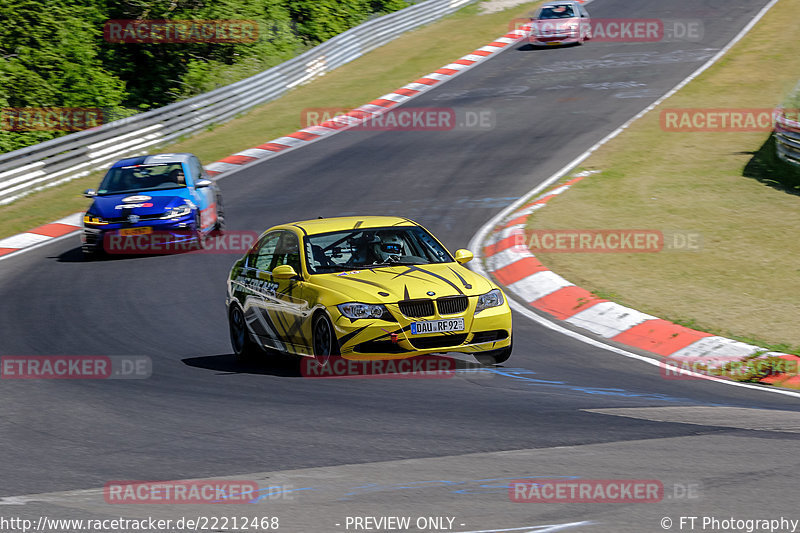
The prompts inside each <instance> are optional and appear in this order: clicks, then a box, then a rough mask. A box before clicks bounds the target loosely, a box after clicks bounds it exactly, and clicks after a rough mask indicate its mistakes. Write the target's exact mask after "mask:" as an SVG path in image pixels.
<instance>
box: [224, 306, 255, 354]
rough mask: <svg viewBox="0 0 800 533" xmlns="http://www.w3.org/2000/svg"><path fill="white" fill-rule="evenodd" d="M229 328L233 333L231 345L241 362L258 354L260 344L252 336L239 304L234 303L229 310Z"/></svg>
mask: <svg viewBox="0 0 800 533" xmlns="http://www.w3.org/2000/svg"><path fill="white" fill-rule="evenodd" d="M228 328H229V331H230V335H231V346H232V347H233V353H234V354H235V355H236V359H237V360H238V361H239V362H245V361H249V360H251V359H252V358H253V357H254V356H255V355H256V354H258V352H259V349H258V345H256V343H254V342H253V339H251V338H250V333H249V332H248V331H247V324H246V323H245V319H244V312H243V311H242V308H241V307H239V306H238V305H233V306H231V308H230V311H228Z"/></svg>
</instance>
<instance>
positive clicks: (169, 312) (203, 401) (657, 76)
mask: <svg viewBox="0 0 800 533" xmlns="http://www.w3.org/2000/svg"><path fill="white" fill-rule="evenodd" d="M764 4H765V2H763V1H761V0H759V1H751V0H728V1H726V2H724V3H723V2H717V1H700V0H670V1H667V2H665V1H662V0H646V1H645V0H641V1H637V2H629V1H624V0H596V1H595V2H593V3H592V4H591V6H590V7H591V13H592V15H593V16H594V17H598V18H600V17H603V18H605V17H608V18H615V17H641V18H701V19H702V20H703V22H704V37H703V39H702V40H701V41H700V42H658V43H608V42H606V43H602V42H592V43H589V44H587V45H585V46H580V47H569V48H558V49H546V50H530V49H528V48H527V47H526V46H515V47H511V48H509V49H508V50H506V51H504V52H503V53H501V54H499V55H498V56H497V57H495V58H493V59H491V60H489V61H488V62H486V63H484V64H483V65H480V66H479V67H477V68H475V69H472V70H470V71H468V72H466V73H465V74H463V75H460V76H458V77H457V78H455V79H454V80H452V81H450V82H448V83H446V84H444V85H442V86H441V87H438V88H436V89H434V90H433V91H431V92H429V93H427V94H425V95H423V96H421V97H419V98H417V99H414V100H412V101H411V102H409V103H408V104H407V107H415V108H417V107H447V108H453V109H455V111H456V114H457V115H458V116H463V114H464V113H465V112H466V110H469V111H477V112H481V111H482V112H487V111H488V112H490V113H491V114H492V115H493V116H494V126H493V127H492V128H490V129H472V130H464V129H459V130H457V131H429V132H424V131H413V132H403V131H385V132H345V133H341V134H338V135H336V136H334V137H332V138H329V139H325V140H323V141H321V142H318V143H315V144H312V145H310V146H307V147H304V148H302V149H299V150H295V151H293V152H290V153H287V154H285V155H283V156H281V157H278V158H275V159H272V160H269V161H265V162H263V163H259V164H254V165H252V166H248V167H246V168H244V169H242V170H240V171H238V172H237V173H235V174H234V175H231V176H229V177H227V178H225V179H224V180H222V181H221V182H220V183H221V188H222V191H223V194H224V198H225V204H226V211H227V218H228V226H229V229H230V230H249V231H262V230H263V229H265V228H267V227H269V226H271V225H274V224H278V223H282V222H285V221H290V220H299V219H306V218H315V217H317V216H337V215H351V214H390V215H402V216H407V217H410V218H413V219H415V220H417V221H418V222H420V223H422V224H424V225H425V226H427V227H428V228H429V229H430V230H431V231H433V232H434V233H435V234H436V235H438V236H439V237H440V238H441V239H442V240H443V241H444V242H445V244H446V245H447V246H448V247H449V248H450V249H451V250H455V249H457V248H461V247H465V246H466V244H467V242H468V241H469V239H470V238H471V237H472V235H474V233H475V232H476V231H477V230H478V228H479V227H480V226H481V225H482V224H484V223H485V222H486V221H487V220H488V219H489V218H490V217H491V216H492V215H494V214H495V213H496V212H498V211H499V210H500V209H501V208H502V207H504V206H505V205H507V204H508V203H510V202H512V201H513V200H515V199H516V198H518V197H520V196H521V195H523V194H524V193H525V192H526V191H528V190H530V189H531V188H532V187H533V186H535V185H536V184H537V183H539V182H541V181H543V180H544V179H546V178H547V177H549V176H550V175H551V174H552V173H553V172H555V171H556V170H558V169H559V168H560V167H561V166H563V165H564V164H565V162H566V161H569V160H571V159H573V158H574V157H576V156H577V155H578V154H580V153H581V152H583V151H584V150H586V149H587V148H588V147H589V146H591V145H593V144H594V143H595V142H597V141H598V140H600V139H601V138H602V137H604V136H605V135H607V134H608V133H609V132H611V131H612V130H614V129H615V128H617V127H618V126H619V125H620V124H622V123H624V122H625V121H626V120H627V119H629V118H630V117H632V116H633V115H635V114H636V113H637V112H638V111H640V110H641V109H643V108H644V107H646V106H647V105H648V104H650V103H651V102H652V101H654V100H655V99H657V98H658V97H659V96H660V95H662V94H664V93H665V92H666V91H667V90H669V89H670V88H672V87H673V86H674V85H675V84H676V83H677V82H679V81H680V80H682V79H683V78H684V77H686V76H687V75H688V74H689V73H691V72H692V71H693V70H695V69H696V68H697V67H698V66H699V65H701V64H702V63H703V62H705V61H706V60H707V59H708V58H709V57H711V56H712V55H713V54H714V53H715V52H716V51H717V50H719V49H720V48H722V47H723V46H724V45H725V44H726V43H727V42H728V41H729V40H730V39H731V38H732V37H733V36H734V35H735V34H736V33H738V32H739V30H740V29H741V28H742V27H744V25H745V24H746V23H747V22H748V21H749V20H750V19H751V18H752V16H753V15H754V14H755V13H757V12H758V11H759V9H760V8H761V7H763V5H764ZM723 6H724V8H723ZM421 74H422V73H421ZM376 96H377V95H376ZM336 105H337V102H335V101H332V102H330V106H331V107H335V106H336ZM575 221H576V227H579V226H580V214H579V213H576V218H575ZM611 226H612V227H613V224H612V225H611ZM78 244H79V243H78V241H77V238H70V239H67V240H61V241H58V242H56V243H53V244H51V245H49V246H45V247H42V248H39V249H36V250H33V251H31V252H28V253H25V254H21V255H19V256H17V257H13V258H10V259H9V260H5V261H3V262H2V263H0V302H2V303H1V304H0V305H2V336H0V354H3V355H54V354H59V355H147V356H149V357H151V358H152V361H153V375H152V377H151V378H149V379H143V380H128V381H123V380H108V381H91V380H69V381H59V380H37V381H24V380H18V381H12V380H4V381H3V382H2V384H0V413H2V416H0V449H2V450H3V453H2V460H0V480H1V481H0V497H11V496H18V495H26V494H39V493H53V492H59V491H73V490H78V489H91V488H96V487H102V486H103V484H104V483H106V482H107V481H109V480H122V479H128V480H137V479H138V480H153V479H183V478H204V477H209V476H231V477H237V476H238V477H240V478H242V477H244V478H247V476H246V475H247V474H252V473H256V472H273V473H276V472H284V473H286V472H288V471H298V470H299V469H312V470H304V471H303V472H306V474H304V475H303V476H304V477H303V476H301V477H303V479H306V480H308V479H309V478H314V476H315V475H316V474H314V472H326V475H330V476H333V475H334V474H332V473H331V472H334V471H336V472H339V474H336V475H341V476H343V477H341V479H348V480H349V482H350V484H351V485H352V486H364V485H368V484H370V483H379V482H380V483H384V484H386V485H387V486H391V485H392V484H393V483H405V482H410V481H409V479H410V478H409V476H412V478H411V479H413V480H414V483H422V482H423V481H425V480H428V481H430V480H437V479H438V480H442V479H451V478H452V479H456V478H459V479H462V481H463V482H465V483H466V481H464V480H479V479H495V478H517V477H526V476H530V475H533V474H534V473H537V475H545V474H547V475H569V476H576V477H582V478H586V479H594V478H600V477H604V478H642V479H661V480H665V481H669V483H677V484H686V485H688V484H691V483H695V484H700V485H702V487H703V492H702V493H701V495H700V496H699V497H698V498H696V499H694V500H692V501H691V502H687V503H686V505H687V506H685V507H679V506H677V505H675V502H672V503H673V505H672V506H671V507H669V508H668V509H666V511H671V513H670V512H662V511H663V509H662V508H661V507H659V505H661V506H663V505H666V504H665V503H662V504H658V505H650V506H646V505H642V504H638V506H636V505H633V506H621V505H617V506H614V505H609V504H606V505H605V506H603V505H599V504H592V505H589V504H571V505H565V504H548V505H546V506H543V505H541V504H519V503H518V504H511V505H509V501H508V495H507V492H506V491H504V490H503V489H502V487H501V488H499V489H498V487H497V486H493V487H494V488H493V489H492V490H482V491H473V492H470V491H466V493H459V494H458V495H457V497H456V496H453V494H454V493H455V492H457V491H445V492H446V494H445V493H441V494H431V493H426V492H425V490H423V489H421V488H416V489H415V488H414V484H413V483H412V484H411V488H407V489H405V492H403V493H402V495H398V493H396V492H392V491H388V490H387V491H385V492H380V493H371V494H370V496H369V499H368V500H363V501H359V500H358V498H350V499H344V500H342V498H336V497H334V496H333V495H328V496H325V495H324V494H323V493H316V496H315V498H317V500H316V501H315V500H314V499H313V498H311V499H308V500H302V499H298V500H295V501H294V502H293V503H292V504H291V505H294V507H289V506H287V507H285V508H284V509H283V511H282V513H283V514H282V518H281V520H284V522H283V523H284V524H285V527H284V528H282V529H283V530H286V531H338V530H344V529H341V528H339V527H335V526H334V524H333V523H332V519H331V515H330V514H329V515H325V514H324V513H323V512H322V510H324V509H326V507H325V506H326V505H331V506H333V503H332V502H339V505H342V507H341V508H335V506H333V507H330V508H327V509H328V510H329V511H330V512H331V513H334V514H335V513H336V512H339V511H341V513H349V514H368V512H367V511H368V510H371V511H374V512H375V513H378V514H380V513H384V514H385V513H404V514H408V515H415V514H419V513H427V514H432V513H437V514H451V515H458V518H457V520H456V526H454V530H456V531H466V530H471V529H476V530H477V529H481V528H489V527H497V528H500V527H504V528H513V527H531V528H533V526H534V525H536V524H552V523H576V522H581V521H587V523H585V524H582V525H576V526H570V527H568V528H566V529H569V530H576V531H577V530H581V531H583V530H586V531H661V530H662V529H661V527H660V526H659V522H658V518H660V517H661V515H662V514H664V515H668V514H673V515H676V513H677V511H678V510H679V509H681V510H682V514H695V515H697V514H703V513H704V514H708V515H710V514H714V513H717V514H718V515H722V514H726V513H727V514H731V513H734V514H736V513H737V512H738V513H739V514H742V515H744V516H742V518H759V517H767V516H771V515H777V516H779V515H781V514H784V515H786V516H789V515H790V514H791V510H792V509H794V505H792V504H793V503H794V500H793V499H792V496H791V490H792V484H791V480H790V479H788V478H787V477H786V474H785V473H786V472H791V471H792V469H795V468H796V467H797V463H798V459H797V458H796V454H794V453H793V448H796V446H797V444H798V441H797V436H796V434H795V433H794V432H792V431H791V430H790V431H784V430H782V428H783V429H785V428H787V427H790V426H791V425H792V424H795V423H794V422H791V420H792V419H793V416H794V415H796V411H797V410H798V405H799V404H798V400H797V399H795V398H792V397H786V396H780V395H777V394H770V393H765V392H761V391H757V390H750V389H744V388H738V387H731V386H725V385H719V384H714V383H709V382H705V381H697V380H669V379H664V378H663V377H662V376H661V374H660V373H659V370H658V368H657V367H653V366H651V365H647V364H643V363H641V362H638V361H634V360H630V359H626V358H623V357H621V356H619V355H615V354H612V353H610V352H608V351H605V350H602V349H599V348H594V347H591V346H588V345H586V344H583V343H581V342H578V341H576V340H574V339H571V338H568V337H565V336H563V335H560V334H558V333H555V332H552V331H550V330H548V329H546V328H543V327H541V326H539V325H537V324H535V323H533V322H531V321H529V320H528V319H526V318H525V317H523V316H521V315H515V323H514V336H515V342H514V346H515V351H514V354H513V356H512V359H510V360H509V361H508V363H507V364H506V365H505V368H503V369H500V371H498V372H494V373H491V374H488V375H480V376H470V375H467V374H464V375H459V376H458V377H456V378H453V379H397V380H387V379H380V380H371V379H359V380H309V379H303V378H301V377H299V375H298V373H297V369H296V367H295V366H293V364H292V363H291V362H286V361H278V362H275V361H264V362H263V363H261V364H257V365H253V366H248V367H242V366H239V365H237V364H236V363H235V362H234V358H233V356H232V355H231V349H230V345H229V340H228V332H227V323H226V316H225V307H224V296H225V278H226V274H227V272H228V269H229V268H230V266H231V264H232V262H233V261H234V259H235V258H234V257H233V256H231V255H225V254H216V255H215V254H207V255H194V254H192V255H188V254H183V255H174V256H152V257H135V258H121V259H116V258H115V259H109V260H103V261H97V262H88V263H87V262H84V261H83V260H82V258H81V254H80V251H79V248H78ZM665 290H668V288H665ZM464 366H465V367H468V366H470V365H469V364H467V363H465V364H464ZM622 408H654V409H652V410H642V411H640V412H641V413H645V414H644V415H642V416H636V417H633V418H632V417H630V416H613V415H614V414H630V412H628V411H625V412H617V411H608V412H605V413H598V412H591V411H589V410H600V409H603V410H608V409H611V410H614V409H622ZM666 408H672V409H671V410H670V409H666ZM709 408H710V410H709ZM729 408H748V409H751V410H756V409H758V410H765V411H755V413H756V416H745V415H740V414H739V413H751V412H752V411H746V412H745V411H741V412H740V411H731V410H730V409H729ZM676 409H677V411H676ZM789 411H792V412H793V413H790V412H789ZM667 412H672V413H679V416H677V417H675V416H672V417H666V418H664V413H667ZM693 413H694V414H693ZM687 420H688V421H690V422H692V423H684V422H685V421H687ZM794 427H797V425H796V424H795V425H794ZM505 450H521V451H519V452H509V454H506V455H503V454H500V455H498V454H496V453H495V452H501V451H505ZM465 454H476V455H465ZM514 454H517V455H514ZM462 456H463V457H462ZM498 457H500V458H503V457H504V458H505V459H504V460H503V461H499V463H498ZM398 460H407V461H404V462H400V463H396V461H398ZM393 461H394V462H393ZM367 463H375V464H376V465H377V466H374V465H373V466H374V469H373V470H369V469H370V468H372V466H371V465H368V464H367ZM381 465H383V466H381ZM392 465H394V466H392ZM319 468H321V470H314V469H319ZM360 468H361V469H362V470H360ZM336 469H341V472H340V471H339V470H336ZM363 469H366V470H363ZM448 469H449V470H448ZM445 471H448V472H449V474H448V475H450V478H447V477H441V476H443V475H444V474H443V472H445ZM342 472H346V474H345V473H342ZM410 472H415V474H410ZM286 475H288V474H286ZM280 476H281V475H279V474H273V477H274V479H279V478H280ZM348 476H350V477H348ZM414 476H416V477H414ZM459 476H461V477H459ZM319 479H327V478H325V476H322V477H320V478H319ZM337 479H340V478H337ZM479 485H480V484H479ZM500 485H501V486H502V484H500ZM666 485H667V483H665V486H666ZM337 490H338V489H337ZM342 490H343V489H342ZM428 490H429V491H430V490H431V489H430V488H429V489H428ZM320 494H323V495H320ZM337 495H341V492H337ZM0 503H2V500H0ZM312 504H313V505H312ZM350 504H353V505H355V507H352V508H351V507H348V505H350ZM59 505H60V506H59V507H56V504H55V503H52V502H50V503H48V502H47V498H44V499H43V500H42V501H41V502H39V503H38V504H37V503H29V504H27V505H25V506H9V507H8V508H3V509H2V511H3V512H2V513H0V514H4V515H9V514H11V515H23V514H25V515H31V514H37V513H39V514H41V513H42V512H50V513H51V515H53V516H55V515H54V514H53V510H54V509H58V511H59V512H60V513H61V515H59V516H82V515H81V513H80V511H81V510H83V511H85V512H86V513H88V512H89V506H88V504H87V506H85V507H81V506H80V505H76V506H72V510H71V511H69V512H68V511H67V508H68V507H70V506H62V505H61V504H59ZM64 505H66V504H64ZM286 505H288V504H286ZM537 505H539V506H538V507H537ZM110 507H113V506H110ZM237 507H238V506H237ZM334 508H335V509H338V510H336V511H334ZM353 509H358V511H357V512H356V511H354V510H353ZM643 509H646V511H644V510H643ZM160 510H161V511H163V512H166V510H165V509H160ZM273 510H274V508H273ZM687 510H691V511H692V512H686V511H687ZM6 511H8V512H6ZM261 511H262V512H263V508H262V509H261ZM124 512H126V513H127V512H134V511H131V510H130V508H128V509H126V510H125V511H124ZM248 512H249V510H248ZM91 513H93V514H94V515H104V514H116V515H118V514H120V513H123V511H122V510H121V509H120V508H113V509H109V506H106V507H105V508H101V507H93V508H92V509H91ZM748 513H749V514H748ZM206 514H209V513H206ZM373 514H374V513H373ZM677 514H681V513H677ZM799 514H800V513H799ZM336 516H339V515H336ZM342 516H343V515H342ZM796 518H800V516H798V517H796ZM292 520H294V521H295V524H294V526H293V525H292ZM303 520H306V521H307V522H303ZM338 521H339V520H337V522H338ZM329 522H330V523H329ZM462 523H463V524H464V526H460V524H462ZM676 527H677V526H676ZM533 530H534V529H530V531H533Z"/></svg>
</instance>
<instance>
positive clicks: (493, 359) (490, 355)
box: [475, 337, 514, 366]
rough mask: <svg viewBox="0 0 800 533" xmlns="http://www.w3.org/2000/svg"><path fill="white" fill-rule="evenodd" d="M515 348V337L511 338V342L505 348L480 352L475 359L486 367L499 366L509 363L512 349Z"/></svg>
mask: <svg viewBox="0 0 800 533" xmlns="http://www.w3.org/2000/svg"><path fill="white" fill-rule="evenodd" d="M513 346H514V337H511V342H510V343H509V344H508V346H506V347H505V348H500V349H499V350H489V351H487V352H480V353H476V354H475V359H477V360H478V362H479V363H480V364H482V365H484V366H492V365H499V364H501V363H505V362H506V361H508V358H509V357H511V349H512V347H513Z"/></svg>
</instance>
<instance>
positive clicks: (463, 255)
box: [456, 248, 475, 265]
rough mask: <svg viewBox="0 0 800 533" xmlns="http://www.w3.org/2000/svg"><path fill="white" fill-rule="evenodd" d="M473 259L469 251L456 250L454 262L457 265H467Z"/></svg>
mask: <svg viewBox="0 0 800 533" xmlns="http://www.w3.org/2000/svg"><path fill="white" fill-rule="evenodd" d="M473 257H475V256H474V255H472V252H470V251H469V250H465V249H464V248H462V249H460V250H456V261H457V262H458V264H460V265H463V264H464V263H469V262H470V261H472V258H473Z"/></svg>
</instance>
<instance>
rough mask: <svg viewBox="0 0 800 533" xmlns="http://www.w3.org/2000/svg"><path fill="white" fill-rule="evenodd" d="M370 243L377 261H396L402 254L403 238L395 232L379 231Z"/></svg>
mask: <svg viewBox="0 0 800 533" xmlns="http://www.w3.org/2000/svg"><path fill="white" fill-rule="evenodd" d="M376 237H377V239H376V241H377V242H375V243H374V244H373V245H372V253H373V254H374V255H375V257H376V262H377V263H396V262H398V261H400V256H402V255H404V254H405V252H404V250H405V245H404V243H403V239H402V238H401V237H400V235H398V234H397V233H395V232H388V231H386V232H381V233H378V234H377V235H376Z"/></svg>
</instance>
